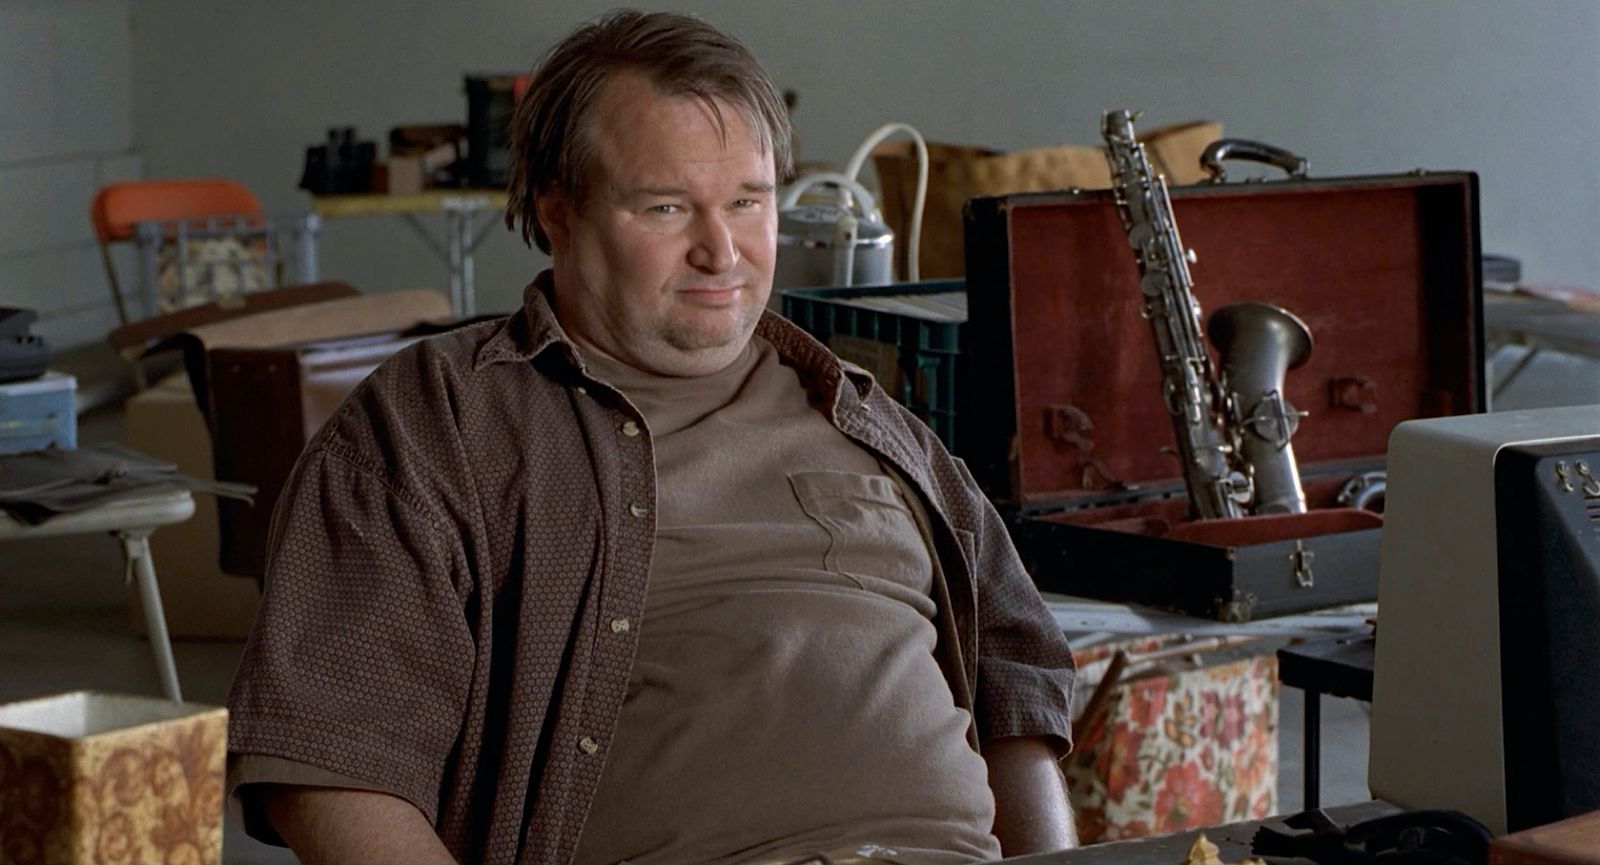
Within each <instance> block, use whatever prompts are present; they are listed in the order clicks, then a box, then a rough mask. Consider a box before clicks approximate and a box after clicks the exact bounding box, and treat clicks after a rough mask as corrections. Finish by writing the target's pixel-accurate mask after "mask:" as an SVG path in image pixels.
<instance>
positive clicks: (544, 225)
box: [533, 190, 572, 253]
mask: <svg viewBox="0 0 1600 865" xmlns="http://www.w3.org/2000/svg"><path fill="white" fill-rule="evenodd" d="M533 208H534V213H535V214H536V215H537V216H538V217H539V228H540V229H542V230H543V231H544V236H545V237H548V238H550V251H551V252H552V253H553V252H557V251H560V250H565V249H566V248H567V244H568V243H569V242H570V240H571V237H572V230H571V227H570V225H569V223H568V219H569V218H570V216H571V213H572V202H571V200H570V199H568V198H567V196H566V194H565V193H561V192H556V191H554V190H552V191H550V192H541V193H539V194H538V195H536V196H534V199H533Z"/></svg>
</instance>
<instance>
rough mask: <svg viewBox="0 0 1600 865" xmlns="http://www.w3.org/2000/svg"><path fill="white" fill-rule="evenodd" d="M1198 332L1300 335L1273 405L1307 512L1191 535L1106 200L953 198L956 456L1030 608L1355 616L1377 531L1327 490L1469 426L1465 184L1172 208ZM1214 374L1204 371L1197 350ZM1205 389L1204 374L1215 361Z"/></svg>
mask: <svg viewBox="0 0 1600 865" xmlns="http://www.w3.org/2000/svg"><path fill="white" fill-rule="evenodd" d="M1171 199H1172V206H1173V212H1174V215H1175V217H1176V219H1177V224H1178V229H1179V232H1180V234H1181V235H1182V239H1183V242H1184V245H1185V246H1187V247H1189V248H1190V249H1192V250H1193V251H1194V253H1195V262H1194V263H1193V264H1192V265H1191V267H1190V272H1191V274H1192V276H1193V280H1194V295H1195V298H1196V299H1197V300H1198V302H1199V304H1200V306H1201V308H1202V314H1201V320H1202V321H1205V320H1206V319H1207V318H1208V317H1209V316H1210V314H1211V313H1212V312H1213V311H1215V310H1216V309H1218V308H1220V307H1222V306H1224V305H1226V304H1229V303H1232V302H1235V301H1242V300H1258V301H1267V302H1269V303H1273V304H1277V305H1279V306H1282V307H1284V308H1286V309H1288V310H1289V311H1291V312H1293V313H1294V314H1295V315H1297V316H1299V317H1300V319H1301V320H1303V321H1304V322H1305V323H1306V324H1307V325H1308V326H1309V327H1310V330H1311V332H1312V338H1313V348H1312V351H1311V356H1310V358H1309V360H1308V361H1307V362H1306V363H1305V365H1304V366H1301V367H1299V368H1298V369H1294V370H1291V371H1289V372H1288V373H1287V376H1286V378H1285V385H1284V395H1285V396H1286V397H1287V399H1288V401H1289V402H1290V403H1291V404H1292V405H1293V406H1294V407H1296V408H1298V409H1299V410H1301V411H1304V412H1306V413H1307V414H1306V415H1305V417H1303V418H1302V419H1301V420H1300V423H1299V429H1298V431H1297V433H1296V434H1295V436H1294V438H1293V441H1292V446H1293V448H1294V451H1295V454H1296V456H1297V458H1298V461H1299V466H1300V472H1301V477H1302V483H1303V486H1304V488H1305V493H1306V498H1307V504H1308V510H1307V512H1306V513H1299V514H1273V515H1252V516H1244V517H1237V518H1223V519H1211V520H1195V519H1192V518H1190V517H1189V503H1188V497H1187V493H1186V490H1185V487H1184V485H1183V482H1182V479H1181V473H1180V470H1179V465H1178V460H1177V457H1176V456H1175V454H1174V453H1173V449H1174V444H1175V439H1174V433H1173V425H1172V421H1171V419H1170V416H1169V414H1168V411H1167V408H1166V406H1165V403H1164V401H1163V398H1162V375H1161V371H1160V366H1159V364H1158V362H1157V359H1156V350H1155V342H1154V337H1153V335H1152V333H1151V327H1150V323H1149V322H1148V321H1146V320H1145V319H1144V318H1143V316H1142V315H1141V301H1142V295H1141V293H1140V288H1139V274H1138V269H1137V267H1136V265H1135V262H1134V257H1133V254H1132V250H1131V249H1130V248H1129V245H1128V239H1127V234H1126V233H1125V231H1124V229H1123V226H1122V223H1121V221H1120V220H1119V217H1118V213H1117V209H1116V205H1115V202H1114V200H1113V198H1112V193H1111V192H1110V191H1109V190H1105V191H1076V190H1073V191H1067V192H1058V193H1034V194H1018V195H1009V196H1002V197H987V198H975V199H972V200H971V201H970V202H969V203H968V205H967V210H966V217H965V219H966V260H967V291H968V316H969V317H968V324H967V327H968V329H969V339H970V358H969V364H970V365H969V373H970V375H971V376H972V378H971V379H970V380H969V382H968V386H967V387H966V388H964V389H965V390H966V391H967V396H966V397H964V398H963V412H972V413H973V416H974V417H977V418H982V419H983V423H981V424H979V423H970V424H967V425H966V426H965V427H964V430H963V438H962V439H961V440H960V442H959V443H958V452H959V454H960V455H961V456H962V457H963V458H964V459H965V460H966V461H967V463H968V465H969V467H970V468H971V470H972V472H973V474H974V476H975V477H976V478H977V480H978V482H979V484H980V485H981V486H982V487H983V488H984V490H985V491H986V492H987V493H988V494H989V495H990V497H991V498H993V499H994V500H995V501H996V502H997V503H998V504H999V505H1000V507H1001V510H1002V512H1003V513H1004V514H1006V516H1007V519H1008V521H1009V523H1010V526H1011V529H1012V534H1013V537H1014V539H1015V541H1016V543H1017V547H1018V550H1019V552H1020V553H1021V554H1022V556H1023V560H1024V561H1025V562H1026V563H1027V564H1028V566H1029V568H1030V570H1031V572H1032V573H1033V575H1034V577H1035V579H1036V581H1037V583H1038V585H1039V587H1040V588H1041V589H1043V590H1046V591H1053V592H1062V593H1066V594H1071V595H1078V596H1083V597H1091V598H1100V599H1105V600H1112V601H1121V602H1131V603H1139V604H1146V605H1150V606H1156V607H1164V608H1168V609H1173V610H1178V611H1181V612H1184V613H1188V614H1191V615H1196V616H1203V617H1207V618H1213V619H1219V620H1224V621H1246V620H1250V619H1254V618H1260V617H1263V616H1272V615H1279V614H1284V613H1290V612H1296V611H1303V610H1309V609H1315V608H1321V607H1329V606H1335V605H1340V604H1347V603H1353V602H1361V601H1371V600H1376V598H1377V586H1378V534H1379V529H1380V528H1381V526H1382V517H1381V515H1379V514H1378V513H1375V512H1373V511H1371V510H1365V509H1360V508H1355V507H1348V506H1343V505H1341V504H1340V503H1339V501H1338V494H1339V492H1340V490H1341V488H1342V487H1343V486H1344V485H1345V484H1346V483H1347V482H1348V481H1350V480H1351V479H1353V478H1356V477H1359V476H1360V475H1362V474H1364V473H1367V472H1371V471H1374V470H1377V469H1380V468H1382V464H1383V458H1384V452H1385V449H1386V447H1387V443H1388V438H1389V433H1390V431H1391V430H1392V429H1393V428H1394V426H1395V425H1396V424H1397V423H1399V422H1401V421H1404V420H1408V419H1411V418H1419V417H1433V416H1440V415H1451V414H1464V413H1471V412H1478V411H1482V410H1483V409H1484V405H1485V398H1484V390H1485V388H1484V381H1483V374H1482V370H1483V355H1484V347H1483V313H1482V301H1481V266H1480V263H1479V259H1480V250H1479V241H1478V187H1477V177H1476V175H1474V174H1471V173H1463V172H1445V173H1428V172H1420V171H1419V172H1414V173H1410V174H1403V175H1391V176H1375V177H1348V178H1327V179H1314V180H1306V179H1285V180H1273V181H1254V182H1248V183H1217V184H1204V183H1202V184H1197V185H1193V186H1183V187H1174V188H1173V189H1171ZM1213 359H1214V362H1215V352H1214V349H1213ZM1219 368H1220V364H1219Z"/></svg>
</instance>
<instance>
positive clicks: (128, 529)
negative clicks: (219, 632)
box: [0, 490, 194, 703]
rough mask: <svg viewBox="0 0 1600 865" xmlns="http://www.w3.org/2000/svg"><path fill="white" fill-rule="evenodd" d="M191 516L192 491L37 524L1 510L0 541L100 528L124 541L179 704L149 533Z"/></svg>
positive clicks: (155, 648)
mask: <svg viewBox="0 0 1600 865" xmlns="http://www.w3.org/2000/svg"><path fill="white" fill-rule="evenodd" d="M193 515H194V497H193V496H191V495H190V494H189V491H188V490H178V491H176V492H160V493H153V494H151V495H146V496H139V497H137V498H125V499H120V500H117V501H112V502H107V503H105V504H102V505H96V506H94V507H90V508H85V509H84V510H81V511H74V512H72V513H66V514H60V515H58V516H55V517H52V518H50V519H48V520H46V521H44V522H42V523H40V524H38V525H36V526H34V525H28V524H26V523H21V522H18V521H17V520H15V519H13V518H12V517H11V516H10V515H9V514H6V513H4V512H0V541H7V540H13V539H19V538H42V537H49V536H60V535H87V534H99V533H101V532H109V533H110V534H113V535H115V536H116V537H117V539H118V540H120V541H121V542H122V555H123V558H124V561H126V562H127V566H128V568H130V569H131V570H132V571H133V575H134V576H135V577H136V578H137V579H138V580H139V600H140V601H141V602H142V603H143V605H144V621H145V629H146V630H147V631H148V632H149V635H150V650H151V652H153V653H154V654H155V659H156V674H157V675H158V676H160V678H161V692H162V693H163V694H165V695H166V696H167V698H168V699H170V700H172V701H174V702H179V703H181V702H183V692H182V691H180V690H179V688H178V668H177V665H176V664H175V663H173V660H172V641H171V640H170V639H169V638H168V636H167V618H166V615H165V614H163V612H162V610H161V589H160V587H159V586H158V585H157V584H156V569H155V565H154V563H152V562H151V560H150V534H151V533H152V532H154V531H155V530H156V529H157V528H160V527H161V526H166V525H171V524H173V523H181V522H183V521H184V520H186V519H188V518H189V517H191V516H193Z"/></svg>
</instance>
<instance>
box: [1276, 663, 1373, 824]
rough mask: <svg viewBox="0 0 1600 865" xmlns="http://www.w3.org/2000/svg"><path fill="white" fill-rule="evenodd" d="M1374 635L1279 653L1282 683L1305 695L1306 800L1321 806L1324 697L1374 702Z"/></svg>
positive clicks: (1310, 805)
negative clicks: (1326, 695)
mask: <svg viewBox="0 0 1600 865" xmlns="http://www.w3.org/2000/svg"><path fill="white" fill-rule="evenodd" d="M1375 644H1376V640H1375V638H1373V637H1370V636H1361V637H1340V638H1339V639H1336V640H1318V641H1316V642H1311V643H1298V644H1296V645H1293V646H1285V647H1283V648H1281V649H1279V650H1278V680H1279V681H1281V682H1283V684H1285V685H1288V686H1290V687H1293V688H1299V689H1300V690H1302V691H1304V692H1305V695H1306V699H1305V711H1306V721H1305V764H1306V765H1305V801H1304V802H1303V803H1302V805H1301V807H1303V808H1306V809H1308V810H1309V809H1312V808H1315V807H1317V804H1318V801H1319V800H1320V799H1321V798H1322V797H1321V795H1320V788H1321V782H1322V778H1321V774H1322V695H1323V694H1329V695H1332V696H1335V697H1350V698H1352V699H1356V700H1362V701H1364V702H1368V703H1370V702H1372V656H1373V647H1374V645H1375Z"/></svg>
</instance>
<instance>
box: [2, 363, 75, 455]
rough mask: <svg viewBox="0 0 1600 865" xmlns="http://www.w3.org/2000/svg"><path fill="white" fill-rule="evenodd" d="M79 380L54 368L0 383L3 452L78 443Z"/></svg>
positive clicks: (66, 448)
mask: <svg viewBox="0 0 1600 865" xmlns="http://www.w3.org/2000/svg"><path fill="white" fill-rule="evenodd" d="M77 390H78V380H77V379H76V378H73V377H72V376H70V375H67V374H66V373H62V372H55V371H54V370H52V371H50V372H47V373H45V374H44V375H42V376H40V377H38V378H35V379H29V380H27V381H14V382H11V383H9V384H0V454H15V453H22V452H24V451H38V450H44V449H45V448H50V447H55V448H62V449H65V450H71V449H72V448H75V447H77V446H78V412H77V406H76V405H75V403H74V400H73V397H74V395H75V393H76V391H77Z"/></svg>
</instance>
